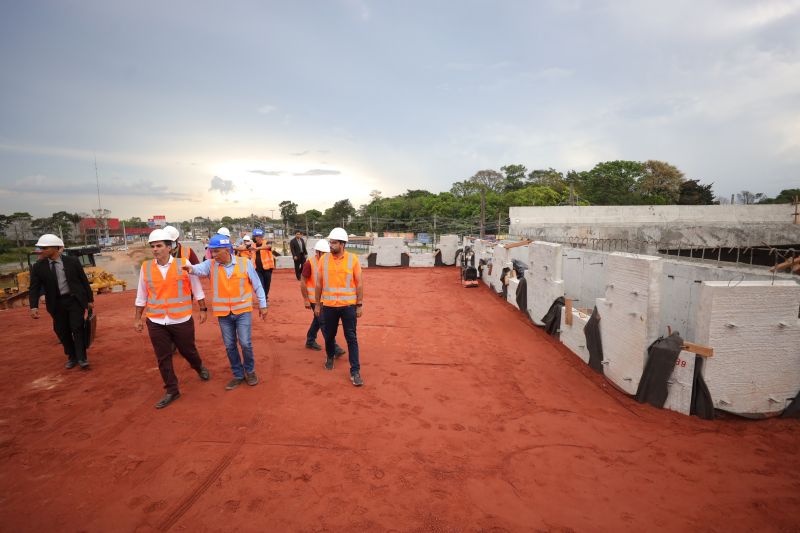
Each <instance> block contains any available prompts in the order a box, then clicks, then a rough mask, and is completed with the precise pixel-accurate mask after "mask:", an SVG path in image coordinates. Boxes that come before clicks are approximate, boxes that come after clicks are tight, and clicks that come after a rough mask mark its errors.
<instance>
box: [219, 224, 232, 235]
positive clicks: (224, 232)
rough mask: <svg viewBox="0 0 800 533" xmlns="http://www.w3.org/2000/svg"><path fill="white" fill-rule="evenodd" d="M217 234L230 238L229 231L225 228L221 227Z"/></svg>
mask: <svg viewBox="0 0 800 533" xmlns="http://www.w3.org/2000/svg"><path fill="white" fill-rule="evenodd" d="M217 233H219V234H220V235H226V236H228V237H230V236H231V230H229V229H228V228H226V227H225V226H223V227H221V228H219V229H218V230H217Z"/></svg>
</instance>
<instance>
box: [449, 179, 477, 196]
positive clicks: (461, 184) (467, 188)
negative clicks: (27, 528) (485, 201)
mask: <svg viewBox="0 0 800 533" xmlns="http://www.w3.org/2000/svg"><path fill="white" fill-rule="evenodd" d="M478 191H480V188H479V187H478V184H477V183H475V182H474V181H471V180H464V181H457V182H455V183H453V186H452V187H450V194H452V195H453V196H455V197H456V198H464V197H466V196H469V195H471V194H477V193H478Z"/></svg>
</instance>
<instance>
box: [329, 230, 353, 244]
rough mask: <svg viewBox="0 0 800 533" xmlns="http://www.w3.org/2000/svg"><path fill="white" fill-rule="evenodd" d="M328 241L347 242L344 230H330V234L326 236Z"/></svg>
mask: <svg viewBox="0 0 800 533" xmlns="http://www.w3.org/2000/svg"><path fill="white" fill-rule="evenodd" d="M328 239H333V240H335V241H344V242H347V239H348V237H347V232H346V231H345V230H344V228H333V229H332V230H331V234H330V235H328Z"/></svg>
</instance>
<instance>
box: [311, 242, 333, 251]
mask: <svg viewBox="0 0 800 533" xmlns="http://www.w3.org/2000/svg"><path fill="white" fill-rule="evenodd" d="M314 250H316V251H318V252H322V253H323V254H328V253H330V251H331V245H330V244H328V241H326V240H325V239H320V240H318V241H317V244H315V245H314Z"/></svg>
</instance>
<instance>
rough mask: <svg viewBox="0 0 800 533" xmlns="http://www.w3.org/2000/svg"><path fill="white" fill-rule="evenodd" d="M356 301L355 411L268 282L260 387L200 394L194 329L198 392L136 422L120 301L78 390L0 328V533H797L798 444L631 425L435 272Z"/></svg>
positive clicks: (214, 362) (604, 392) (221, 356)
mask: <svg viewBox="0 0 800 533" xmlns="http://www.w3.org/2000/svg"><path fill="white" fill-rule="evenodd" d="M364 279H365V287H366V291H365V294H366V296H365V305H364V315H363V317H362V318H361V319H360V320H359V324H358V332H359V341H360V347H361V360H362V376H363V378H364V380H365V385H364V387H363V388H355V387H353V386H352V385H351V384H350V381H349V378H348V375H349V372H348V365H347V358H346V356H345V357H344V358H343V359H341V360H338V361H337V363H336V368H335V369H334V370H333V371H326V370H325V369H324V368H323V362H324V356H323V355H322V354H321V353H320V352H314V351H310V350H307V349H305V347H304V340H305V332H306V329H307V327H308V324H309V322H310V318H311V314H310V312H309V311H307V310H305V309H304V308H303V305H302V303H301V299H300V294H299V290H298V285H297V282H296V281H295V278H294V275H293V273H292V272H290V271H278V272H276V273H275V275H274V277H273V282H272V291H271V294H270V296H271V297H270V302H271V307H270V311H269V317H268V318H267V320H266V322H261V321H255V322H254V327H253V343H254V346H255V357H256V371H257V373H258V376H259V377H260V379H261V383H260V384H258V385H257V386H256V387H248V386H246V385H244V384H243V385H242V386H240V387H239V388H237V389H235V390H233V391H225V390H224V386H225V384H226V382H227V381H228V380H229V379H230V377H231V373H230V370H229V366H228V362H227V359H226V357H225V352H224V348H223V345H222V341H221V336H220V332H219V328H218V326H217V324H216V319H214V318H213V317H212V318H210V319H209V321H208V322H207V323H206V324H204V325H198V326H197V342H198V347H199V350H200V353H201V355H202V357H203V359H204V361H205V364H206V366H207V367H208V368H209V369H210V370H211V373H212V378H211V380H210V381H209V382H203V381H201V380H200V379H199V378H198V376H197V375H196V374H195V373H194V372H193V371H192V370H191V369H190V368H189V367H188V365H187V364H186V362H185V361H184V360H183V359H182V358H180V357H179V356H176V361H175V364H176V369H177V373H178V377H179V379H180V387H181V393H182V396H181V398H180V399H178V400H177V401H176V402H175V403H174V404H172V405H170V406H169V407H167V408H166V409H163V410H160V411H159V410H156V409H154V407H153V406H154V404H155V403H156V402H157V401H158V400H159V399H160V397H161V396H162V394H163V389H162V382H161V378H160V376H159V373H158V370H157V367H156V361H155V357H154V355H153V350H152V347H151V345H150V342H149V339H148V336H147V333H146V331H145V332H144V333H141V334H139V333H136V332H135V331H134V329H133V314H134V307H133V301H134V296H135V293H134V292H133V291H131V290H129V291H126V292H117V293H113V294H104V295H100V296H98V297H97V301H96V309H97V315H98V337H97V340H96V343H95V344H94V345H93V346H92V348H91V349H90V352H89V358H90V361H91V367H92V368H91V370H90V371H80V370H78V369H72V370H66V369H64V366H63V365H64V362H65V361H66V358H65V357H64V355H63V351H62V349H61V347H60V345H59V344H58V342H57V340H56V337H55V334H54V333H53V331H52V322H51V321H50V319H49V316H48V315H47V314H46V313H44V317H43V318H42V319H40V320H38V321H34V320H32V319H31V318H30V317H29V315H28V312H27V310H26V309H24V308H23V309H12V310H8V311H0V320H1V321H2V324H3V335H4V339H3V349H2V353H1V354H0V362H1V363H2V368H3V372H2V377H0V406H1V411H0V530H2V531H14V532H21V531H32V532H33V531H35V532H42V531H59V532H69V531H91V532H94V531H97V532H105V531H167V530H171V531H191V532H196V531H593V532H594V531H654V530H661V531H725V532H728V531H796V530H797V529H798V528H800V459H798V453H797V452H798V449H800V423H798V421H796V420H780V419H771V420H763V421H752V420H743V419H739V418H735V417H724V418H722V419H718V420H714V421H704V420H700V419H698V418H696V417H687V416H683V415H680V414H677V413H674V412H670V411H666V410H659V409H655V408H653V407H650V406H647V405H641V404H638V403H636V402H635V401H634V400H632V399H631V398H629V397H627V396H625V395H623V394H621V393H619V392H618V391H616V390H615V389H613V388H612V387H610V386H609V385H608V384H607V382H606V381H605V380H604V378H603V377H602V376H600V375H597V374H595V373H593V372H592V371H591V370H590V369H589V368H588V367H587V366H585V365H584V364H583V363H582V362H581V361H580V360H579V359H578V358H577V357H576V356H574V355H572V354H571V353H570V352H568V351H567V350H566V349H565V348H564V347H563V346H561V345H560V344H558V343H557V342H556V341H555V340H553V339H551V338H550V337H548V336H547V335H546V334H545V333H543V332H542V331H541V330H539V329H537V328H536V327H535V326H533V325H532V324H531V323H530V322H529V321H528V320H527V319H526V317H525V316H524V315H523V314H522V313H520V312H519V311H517V310H516V309H514V308H513V307H511V306H510V305H508V304H507V303H506V302H504V301H503V300H502V299H501V298H499V297H497V296H496V295H495V294H493V293H492V292H491V291H490V290H489V289H488V288H487V287H485V286H483V285H481V287H479V288H477V289H463V288H461V285H460V283H459V274H458V270H457V269H455V268H453V267H449V268H436V269H401V268H397V269H365V271H364ZM133 287H135V285H134V286H133ZM129 288H132V287H131V285H129ZM339 339H340V343H341V344H342V345H343V346H344V339H343V336H342V334H341V332H340V335H339ZM320 341H321V338H320Z"/></svg>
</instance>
